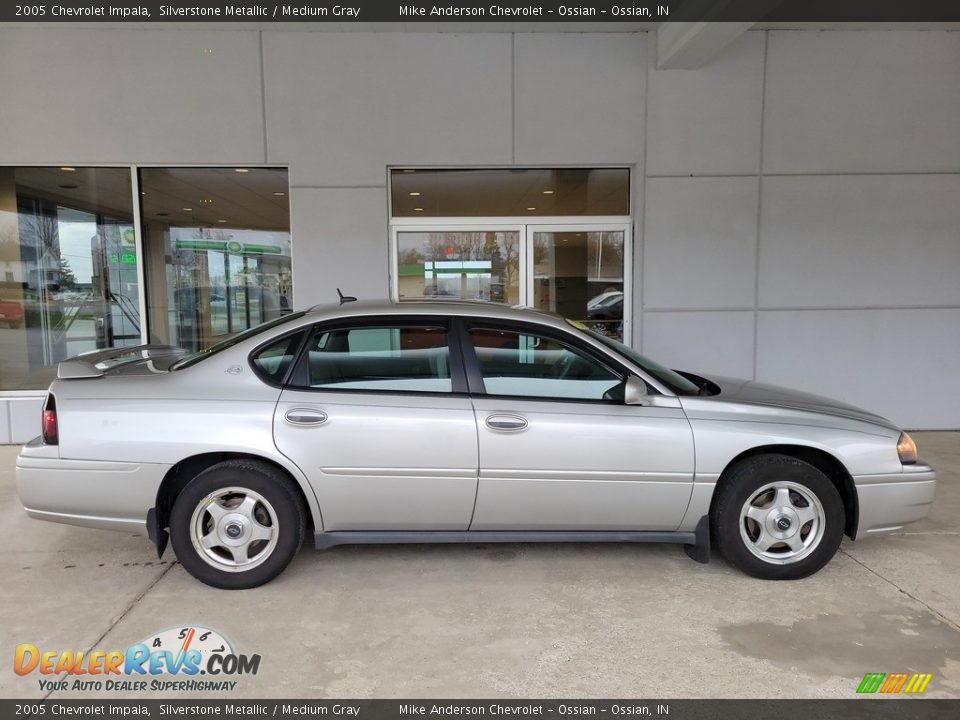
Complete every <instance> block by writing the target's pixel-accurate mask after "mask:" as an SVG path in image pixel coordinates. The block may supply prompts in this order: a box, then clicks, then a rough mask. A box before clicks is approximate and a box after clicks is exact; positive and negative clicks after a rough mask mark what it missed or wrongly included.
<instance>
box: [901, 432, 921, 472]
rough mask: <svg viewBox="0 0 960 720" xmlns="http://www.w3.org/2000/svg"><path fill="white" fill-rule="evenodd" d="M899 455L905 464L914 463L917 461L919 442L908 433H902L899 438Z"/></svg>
mask: <svg viewBox="0 0 960 720" xmlns="http://www.w3.org/2000/svg"><path fill="white" fill-rule="evenodd" d="M897 455H899V456H900V462H902V463H903V464H904V465H912V464H913V463H915V462H916V461H917V444H916V443H915V442H914V441H913V438H912V437H910V436H909V435H907V434H906V433H900V439H899V440H897Z"/></svg>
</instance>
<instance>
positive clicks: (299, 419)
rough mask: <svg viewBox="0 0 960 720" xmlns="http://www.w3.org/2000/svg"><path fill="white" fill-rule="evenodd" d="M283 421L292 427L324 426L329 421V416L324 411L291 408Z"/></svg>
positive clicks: (284, 415)
mask: <svg viewBox="0 0 960 720" xmlns="http://www.w3.org/2000/svg"><path fill="white" fill-rule="evenodd" d="M283 419H284V420H286V421H287V422H288V423H290V424H291V425H322V424H323V423H325V422H326V421H327V414H326V413H325V412H324V411H323V410H312V409H310V408H291V409H290V410H287V411H286V412H285V413H284V414H283Z"/></svg>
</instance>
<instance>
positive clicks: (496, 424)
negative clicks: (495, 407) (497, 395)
mask: <svg viewBox="0 0 960 720" xmlns="http://www.w3.org/2000/svg"><path fill="white" fill-rule="evenodd" d="M487 427H488V428H490V429H491V430H523V429H524V428H526V427H527V420H526V418H522V417H520V416H519V415H504V414H497V415H488V416H487Z"/></svg>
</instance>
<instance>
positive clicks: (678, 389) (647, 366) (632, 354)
mask: <svg viewBox="0 0 960 720" xmlns="http://www.w3.org/2000/svg"><path fill="white" fill-rule="evenodd" d="M567 322H568V323H569V324H570V325H572V326H573V327H575V328H576V329H577V330H579V331H581V332H584V333H586V334H587V335H589V336H590V337H592V338H594V339H595V340H599V341H600V342H601V343H603V344H604V345H606V346H607V347H608V348H610V349H611V350H613V351H614V352H615V353H617V354H618V355H623V356H624V357H626V358H627V359H628V360H630V362H632V363H633V364H634V365H637V366H639V367H640V368H641V369H642V370H643V371H644V372H646V373H649V374H650V375H651V376H653V377H654V378H656V379H657V380H659V381H660V382H661V383H663V384H664V385H665V386H666V387H668V388H669V389H670V390H671V391H672V392H675V393H676V394H677V395H699V394H700V388H699V387H697V386H696V385H695V384H693V383H692V382H690V381H689V380H687V379H686V378H685V377H683V376H682V375H680V374H679V373H676V372H674V371H673V370H671V369H669V368H665V367H663V366H662V365H660V364H659V363H656V362H654V361H653V360H651V359H650V358H648V357H644V356H643V355H641V354H640V353H638V352H637V351H636V350H634V349H633V348H631V347H628V346H626V345H624V344H623V343H622V342H620V341H619V340H614V339H613V338H611V337H607V336H606V335H601V334H600V333H598V332H594V331H593V330H590V329H589V328H588V327H587V326H586V325H584V324H583V323H580V322H576V321H575V320H567Z"/></svg>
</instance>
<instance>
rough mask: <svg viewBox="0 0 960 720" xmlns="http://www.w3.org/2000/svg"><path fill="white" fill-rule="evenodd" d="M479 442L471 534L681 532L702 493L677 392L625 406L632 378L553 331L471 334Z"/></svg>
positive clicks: (468, 357) (487, 328)
mask: <svg viewBox="0 0 960 720" xmlns="http://www.w3.org/2000/svg"><path fill="white" fill-rule="evenodd" d="M464 357H465V361H466V362H467V370H468V375H469V378H470V383H471V384H470V387H471V391H473V396H472V397H473V406H474V412H475V413H476V418H477V429H478V435H479V446H480V480H479V485H478V491H477V502H476V507H475V509H474V516H473V522H472V524H471V526H470V529H471V530H508V529H509V530H675V529H676V528H677V527H678V526H679V524H680V521H681V519H682V517H683V514H684V512H685V510H686V507H687V503H688V501H689V499H690V494H691V492H692V489H693V472H694V451H693V435H692V430H691V428H690V424H689V422H688V421H687V419H686V416H685V415H684V413H683V410H682V408H681V407H680V403H679V401H678V400H677V398H676V397H669V396H664V395H660V396H656V397H653V398H652V399H651V401H650V402H649V403H648V404H645V405H643V406H638V405H626V404H624V403H623V400H622V397H623V380H624V379H625V373H624V371H623V370H617V369H616V368H613V367H611V365H610V364H609V363H608V362H606V361H605V360H604V358H603V357H602V356H600V355H599V354H597V353H596V352H595V351H592V350H591V349H590V347H589V345H588V344H578V343H577V341H576V339H575V338H573V337H572V336H569V334H567V333H563V332H562V331H559V330H556V329H554V328H548V327H547V326H536V325H526V326H524V325H521V324H506V323H500V324H496V323H494V324H490V323H484V322H474V323H472V324H470V325H469V326H468V327H467V329H466V332H465V333H464Z"/></svg>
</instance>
